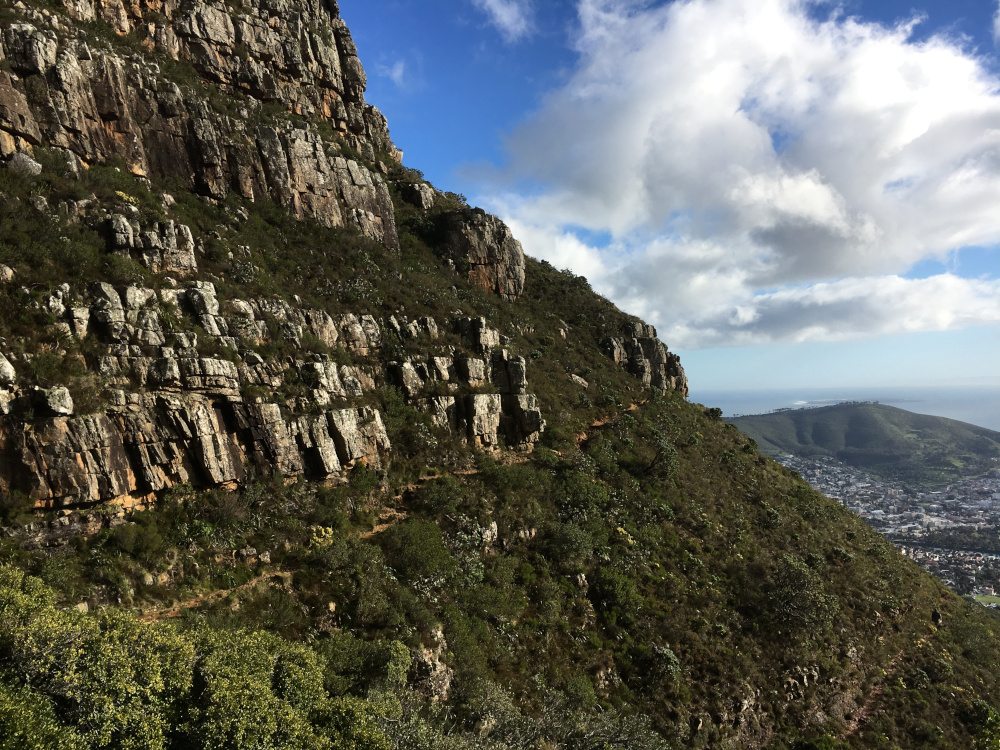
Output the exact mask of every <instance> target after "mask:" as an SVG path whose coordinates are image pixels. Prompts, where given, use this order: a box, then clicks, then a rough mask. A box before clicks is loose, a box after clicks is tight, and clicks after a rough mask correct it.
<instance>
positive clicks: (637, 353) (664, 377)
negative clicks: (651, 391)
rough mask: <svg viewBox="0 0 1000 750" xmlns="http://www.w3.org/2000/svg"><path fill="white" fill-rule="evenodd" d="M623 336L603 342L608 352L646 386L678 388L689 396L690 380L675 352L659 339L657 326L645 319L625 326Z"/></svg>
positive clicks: (662, 388)
mask: <svg viewBox="0 0 1000 750" xmlns="http://www.w3.org/2000/svg"><path fill="white" fill-rule="evenodd" d="M621 332H622V335H621V336H618V337H613V338H609V339H607V340H606V341H604V343H603V345H602V346H603V349H604V352H605V354H607V355H608V356H609V357H611V358H612V359H613V360H614V361H615V362H617V363H618V364H619V365H621V366H622V367H624V368H625V369H626V370H628V372H630V373H631V374H632V375H634V376H635V377H637V378H639V380H641V381H642V382H643V383H644V384H645V385H647V386H649V387H650V388H655V389H656V390H659V391H661V392H664V393H665V392H667V391H678V392H679V393H681V394H683V396H684V397H685V398H687V396H688V380H687V376H686V375H685V374H684V368H683V367H681V360H680V357H678V356H677V355H676V354H672V353H671V352H669V351H667V347H666V346H665V345H664V344H663V342H661V341H660V340H659V339H658V338H656V329H655V328H654V327H653V326H651V325H647V324H646V323H642V322H634V323H627V324H625V325H624V326H622V331H621Z"/></svg>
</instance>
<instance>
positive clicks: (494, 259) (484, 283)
mask: <svg viewBox="0 0 1000 750" xmlns="http://www.w3.org/2000/svg"><path fill="white" fill-rule="evenodd" d="M447 247H448V250H449V252H450V254H451V256H452V258H453V259H454V260H457V261H460V262H462V263H463V264H467V265H468V268H469V281H470V282H472V283H473V284H475V285H476V286H479V287H481V288H483V289H485V290H486V291H489V292H495V293H496V294H498V295H500V296H501V297H502V298H504V299H506V300H515V299H517V298H518V297H520V296H521V294H522V293H523V292H524V249H523V248H522V247H521V243H520V242H518V241H517V240H516V239H514V235H513V234H511V231H510V228H509V227H508V226H507V225H506V224H504V223H503V222H502V221H500V219H498V218H497V217H496V216H492V215H490V214H488V213H486V212H485V211H483V210H482V209H481V208H472V209H469V210H467V211H460V212H457V213H454V214H451V215H450V216H449V217H447Z"/></svg>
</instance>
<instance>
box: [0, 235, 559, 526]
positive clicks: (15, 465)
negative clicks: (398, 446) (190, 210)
mask: <svg viewBox="0 0 1000 750" xmlns="http://www.w3.org/2000/svg"><path fill="white" fill-rule="evenodd" d="M126 226H127V222H125V223H123V222H122V221H121V220H119V219H118V218H116V217H112V219H111V221H110V223H109V232H108V236H109V238H111V239H110V240H109V241H112V242H115V243H119V244H124V243H126V242H127V238H128V236H129V232H128V230H127V229H126ZM183 229H186V227H185V228H183ZM164 233H166V234H170V233H174V234H176V235H177V236H181V235H184V234H185V232H182V231H180V228H174V227H170V228H169V229H165V230H164ZM187 234H190V232H187ZM133 239H134V233H133ZM44 305H45V307H46V309H47V310H48V311H49V312H51V313H52V314H53V315H54V316H56V325H57V326H58V327H60V328H62V329H63V331H64V332H65V333H67V334H70V335H74V336H77V337H79V338H84V337H88V338H90V339H91V340H92V344H91V345H90V348H91V349H92V350H95V351H98V352H103V353H101V354H97V355H95V356H94V358H93V361H91V362H89V363H88V364H89V365H91V366H92V368H93V369H94V370H96V372H97V373H98V374H99V375H100V376H101V377H102V378H103V379H104V381H105V382H106V383H107V384H108V385H109V386H111V389H112V390H111V391H110V396H109V400H110V403H108V405H107V407H106V408H105V410H104V411H103V412H100V413H97V414H87V415H79V416H74V414H75V408H74V403H73V399H72V396H71V394H70V392H69V391H68V390H67V389H66V388H63V387H56V388H50V389H28V390H25V389H22V388H20V387H19V386H18V384H17V377H18V376H17V368H16V366H15V363H14V362H11V361H10V360H9V359H8V358H7V357H4V356H2V355H0V406H2V408H0V413H2V414H3V415H4V416H2V417H0V491H10V490H14V489H18V490H22V491H25V492H28V493H30V495H31V496H32V497H33V498H35V500H36V501H37V502H38V504H39V505H41V506H46V507H62V506H67V505H88V504H93V503H97V502H101V501H109V500H115V501H118V502H121V503H123V504H132V503H135V502H143V501H145V500H147V499H149V498H151V497H155V495H156V493H160V492H162V491H164V490H166V489H169V488H170V487H172V486H174V485H176V484H179V483H190V484H192V485H194V486H195V487H214V486H229V485H234V484H237V483H240V482H242V481H244V480H245V479H246V476H247V470H248V468H250V469H254V468H255V469H257V470H259V471H261V472H264V473H266V474H271V473H273V472H274V471H279V472H280V473H282V474H283V475H285V476H286V477H294V476H306V477H309V478H313V479H320V480H339V479H340V478H341V477H342V476H343V475H344V474H345V473H346V472H347V471H348V470H349V469H350V468H351V467H353V466H354V465H355V464H356V463H357V462H359V461H361V462H364V463H366V464H367V465H368V466H370V467H373V468H376V469H378V468H380V467H382V465H383V463H384V462H385V461H386V460H388V458H389V456H390V449H391V446H390V443H389V438H388V435H387V434H386V430H385V426H384V424H383V422H382V418H381V415H380V414H379V412H378V411H377V410H375V409H372V408H370V407H367V406H360V405H352V404H351V401H352V400H354V399H359V398H363V397H364V396H365V394H366V393H370V392H371V391H373V390H374V389H375V388H376V387H378V386H381V385H383V384H387V383H391V384H395V385H398V386H399V387H400V389H401V390H402V391H403V393H404V395H405V396H406V397H407V399H409V400H410V401H411V402H413V403H414V404H415V405H417V406H418V407H420V408H422V409H424V410H426V411H429V412H430V413H432V415H433V418H434V421H435V423H436V424H438V426H440V427H442V428H450V429H451V430H453V431H456V432H457V433H458V434H460V435H462V436H463V437H464V438H466V439H467V440H468V441H470V442H471V443H473V444H475V445H477V446H479V447H482V448H486V449H495V448H497V447H499V446H501V445H507V446H509V447H521V448H529V447H530V446H531V445H532V444H533V443H534V442H536V441H537V440H538V438H539V437H540V434H541V432H542V431H543V430H544V428H545V422H544V420H543V419H542V416H541V412H540V410H539V409H538V405H537V402H536V400H535V399H534V397H533V396H529V395H527V393H526V385H527V382H526V370H525V361H524V359H523V358H520V357H511V356H510V355H509V354H508V352H507V351H505V350H498V351H494V352H493V353H492V355H491V359H490V360H489V362H490V366H489V367H488V366H487V362H486V361H484V360H482V359H478V358H475V357H470V356H469V355H468V354H467V353H466V352H464V351H462V350H455V349H452V350H450V354H446V355H444V356H442V355H441V354H430V355H427V356H422V357H418V358H410V359H407V360H404V361H401V362H398V363H395V364H392V365H390V366H389V367H388V368H386V369H385V370H384V371H383V370H382V369H381V368H379V367H371V366H365V365H338V364H336V363H335V362H333V361H331V357H330V355H329V354H317V353H310V352H309V351H308V350H303V349H302V345H301V342H302V339H303V336H304V335H305V334H307V333H308V334H311V335H312V336H313V337H314V338H315V339H316V340H318V341H319V342H321V343H322V344H323V345H325V346H327V347H329V348H341V349H344V350H346V351H347V352H351V353H352V354H356V355H358V356H367V355H370V354H375V353H376V352H377V351H378V349H379V348H380V347H381V346H382V345H383V344H384V342H385V340H386V337H387V336H397V337H399V338H401V339H406V340H414V339H416V340H417V341H418V342H426V343H427V345H433V342H435V341H436V340H437V338H438V324H437V323H436V321H434V320H433V319H432V318H428V317H423V318H420V319H419V320H416V321H413V322H412V323H411V322H409V321H407V320H406V319H405V318H404V319H402V320H399V319H397V318H395V317H392V318H390V319H389V321H388V322H386V323H382V322H380V321H378V320H376V319H375V318H374V317H373V316H371V315H365V314H362V315H356V314H351V313H347V314H344V315H341V316H339V317H336V318H335V317H332V316H331V315H329V314H328V313H326V312H324V311H322V310H312V309H303V308H299V307H297V306H295V305H292V304H290V303H289V302H287V301H285V300H280V299H265V298H260V299H250V300H242V299H224V298H220V295H219V292H218V291H217V289H216V287H215V286H214V284H212V283H210V282H207V281H197V280H192V281H188V282H186V283H185V284H184V285H183V286H176V287H170V286H165V287H164V288H162V289H160V290H159V291H155V290H152V289H145V288H141V287H137V286H128V287H125V288H122V289H119V288H116V287H114V286H112V285H111V284H108V283H103V282H102V283H96V284H94V285H92V287H91V288H90V289H88V290H86V291H79V292H78V291H75V290H73V289H71V288H70V286H69V285H68V284H64V285H62V286H61V287H59V288H57V289H56V291H55V292H54V293H53V294H52V295H51V296H50V297H49V298H48V299H47V300H46V301H45V302H44ZM168 309H169V310H171V311H172V312H170V315H171V316H173V322H172V325H171V327H167V326H166V325H165V323H164V322H163V318H162V315H161V312H162V311H165V310H168ZM470 321H471V322H470ZM268 323H271V325H268ZM274 324H277V326H276V328H277V332H276V333H275V330H274V329H275V325H274ZM195 325H197V326H198V327H199V328H198V330H197V332H196V331H195V330H192V329H193V327H194V326H195ZM455 325H458V326H459V327H462V326H465V327H467V328H468V329H469V330H470V331H473V332H474V333H475V335H474V336H472V337H471V339H470V346H471V347H473V351H475V352H476V353H479V352H480V351H481V349H482V348H483V347H482V346H481V343H482V342H481V337H482V335H483V334H484V332H486V334H485V335H486V338H487V340H488V341H489V342H493V341H497V342H498V341H499V337H498V334H496V333H495V331H491V329H489V328H488V326H486V324H485V321H484V320H482V319H462V321H460V322H458V323H456V324H455ZM274 336H277V337H278V339H279V340H282V341H285V342H288V343H290V344H292V345H293V346H294V351H295V352H296V354H297V356H294V357H288V358H285V359H279V360H277V361H275V360H270V361H265V360H264V359H263V358H262V357H261V356H259V355H258V354H256V353H255V352H254V350H253V347H254V346H256V345H259V344H266V343H269V342H271V341H273V337H274ZM206 346H209V347H210V348H211V350H212V351H214V352H219V351H221V352H223V354H214V355H207V354H204V353H203V350H204V347H206ZM487 348H488V347H487ZM289 383H294V384H296V386H295V387H293V388H292V389H291V390H289V391H288V393H287V394H286V395H281V394H282V390H283V389H286V388H288V387H289V386H288V384H289ZM491 384H493V385H495V386H496V388H497V389H498V390H499V391H500V393H498V394H485V393H483V394H479V393H469V391H470V390H473V391H474V390H475V389H477V388H480V387H483V386H488V385H491ZM432 385H433V386H434V387H435V388H437V387H445V388H447V389H449V390H450V391H451V392H452V393H453V394H455V395H450V396H437V397H428V396H427V395H426V393H425V392H426V390H427V389H428V388H429V387H430V386H432ZM29 410H30V411H31V413H32V414H33V415H34V418H35V419H34V421H26V416H27V414H28V413H29Z"/></svg>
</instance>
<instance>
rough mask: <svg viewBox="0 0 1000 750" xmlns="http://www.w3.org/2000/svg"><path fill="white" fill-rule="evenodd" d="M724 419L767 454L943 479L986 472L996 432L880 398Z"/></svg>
mask: <svg viewBox="0 0 1000 750" xmlns="http://www.w3.org/2000/svg"><path fill="white" fill-rule="evenodd" d="M726 421H728V422H730V423H731V424H734V425H735V426H736V427H738V428H739V429H740V430H741V431H743V432H745V433H746V434H747V435H749V436H750V437H752V438H753V439H754V440H756V441H757V444H758V445H759V446H760V450H761V451H763V452H764V453H767V454H770V455H778V454H781V453H791V454H793V455H796V456H802V457H816V456H830V457H833V458H836V459H837V460H839V461H843V462H844V463H846V464H849V465H851V466H857V467H861V468H864V469H866V470H869V471H871V472H873V473H875V474H878V475H880V476H883V477H886V478H893V479H900V480H904V481H921V482H930V483H938V482H947V481H951V480H954V479H957V478H959V477H961V476H967V475H969V474H975V473H985V472H986V471H987V470H989V469H991V468H995V462H994V461H993V460H992V459H996V458H998V457H1000V432H995V431H993V430H989V429H987V428H985V427H978V426H976V425H972V424H968V423H966V422H959V421H957V420H954V419H947V418H945V417H934V416H929V415H926V414H915V413H913V412H910V411H906V410H905V409H899V408H897V407H894V406H886V405H885V404H879V403H859V402H848V403H842V404H836V405H833V406H823V407H818V408H808V409H788V410H782V411H777V412H773V413H771V414H758V415H753V416H743V417H733V418H730V419H727V420H726Z"/></svg>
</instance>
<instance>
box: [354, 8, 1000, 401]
mask: <svg viewBox="0 0 1000 750" xmlns="http://www.w3.org/2000/svg"><path fill="white" fill-rule="evenodd" d="M340 7H341V15H342V16H343V17H344V19H345V20H346V21H347V24H348V26H349V27H350V28H351V31H352V33H353V34H354V37H355V40H356V42H357V44H358V47H359V54H360V55H361V59H362V62H363V63H364V64H365V68H366V70H367V72H368V80H369V86H368V94H367V98H368V101H369V102H371V103H373V104H375V105H376V106H378V107H379V108H380V109H381V110H382V111H383V112H384V113H385V114H386V116H387V117H388V118H389V125H390V128H391V131H392V134H393V139H394V140H395V142H396V144H397V145H398V146H399V147H400V148H401V149H403V151H404V152H405V158H404V163H405V164H407V165H408V166H410V167H414V168H417V169H420V170H422V171H423V172H424V174H425V175H426V176H427V178H428V180H430V181H431V182H432V183H434V185H435V186H436V187H438V188H439V189H443V190H451V191H455V192H461V193H464V194H465V195H467V196H468V197H469V199H470V201H471V202H473V203H475V204H478V205H482V206H483V207H484V208H487V209H488V210H490V211H492V212H494V213H497V214H498V215H500V216H502V217H503V218H504V219H505V220H506V221H507V222H508V223H509V224H510V225H511V226H512V228H513V229H514V230H515V234H516V235H517V236H518V237H519V238H520V239H521V240H522V242H523V243H524V245H525V250H526V251H527V252H528V253H529V254H531V255H534V256H535V257H541V258H545V259H547V260H550V261H551V262H553V263H554V264H555V265H557V266H559V267H569V268H572V269H573V270H574V271H576V272H577V273H582V274H584V275H586V276H587V277H588V278H589V279H591V281H592V283H593V285H594V287H595V288H596V289H598V290H599V291H601V292H602V293H603V294H605V295H606V296H608V297H609V298H610V299H612V300H613V301H615V302H616V303H617V304H618V305H619V306H620V307H622V308H623V309H625V310H627V311H629V312H632V313H635V314H637V315H640V316H642V317H644V318H645V319H647V320H649V321H650V322H653V323H654V324H655V325H656V326H657V328H658V330H659V332H660V335H661V338H663V339H664V340H665V341H666V342H667V344H668V345H669V346H670V347H671V348H672V349H674V350H676V351H679V352H680V353H681V355H682V361H683V362H684V364H685V367H686V368H687V370H688V372H689V375H690V376H691V379H692V381H693V382H694V384H695V387H696V388H699V387H700V388H703V389H704V388H716V389H737V388H764V387H807V386H828V385H830V386H832V385H852V386H865V385H893V384H898V385H904V384H906V385H918V384H944V383H958V384H960V383H963V382H970V379H972V380H975V381H976V382H981V381H983V380H984V379H985V380H989V379H994V380H995V381H996V382H998V383H1000V346H998V345H997V344H1000V253H998V246H1000V93H998V90H1000V78H998V72H1000V65H998V62H997V53H998V46H997V42H996V40H995V38H994V31H995V27H996V24H995V17H996V14H997V5H996V4H995V3H992V2H973V1H971V0H952V2H920V0H916V2H895V1H893V2H890V1H888V0H886V1H883V2H867V1H866V0H851V1H850V2H845V3H842V4H839V5H838V4H834V3H827V2H800V1H798V0H755V2H753V3H749V2H746V1H745V0H687V1H686V2H684V3H664V2H646V1H644V0H546V1H545V2H542V0H419V1H418V0H390V1H388V2H378V3H373V2H371V0H367V1H363V0H341V2H340Z"/></svg>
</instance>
